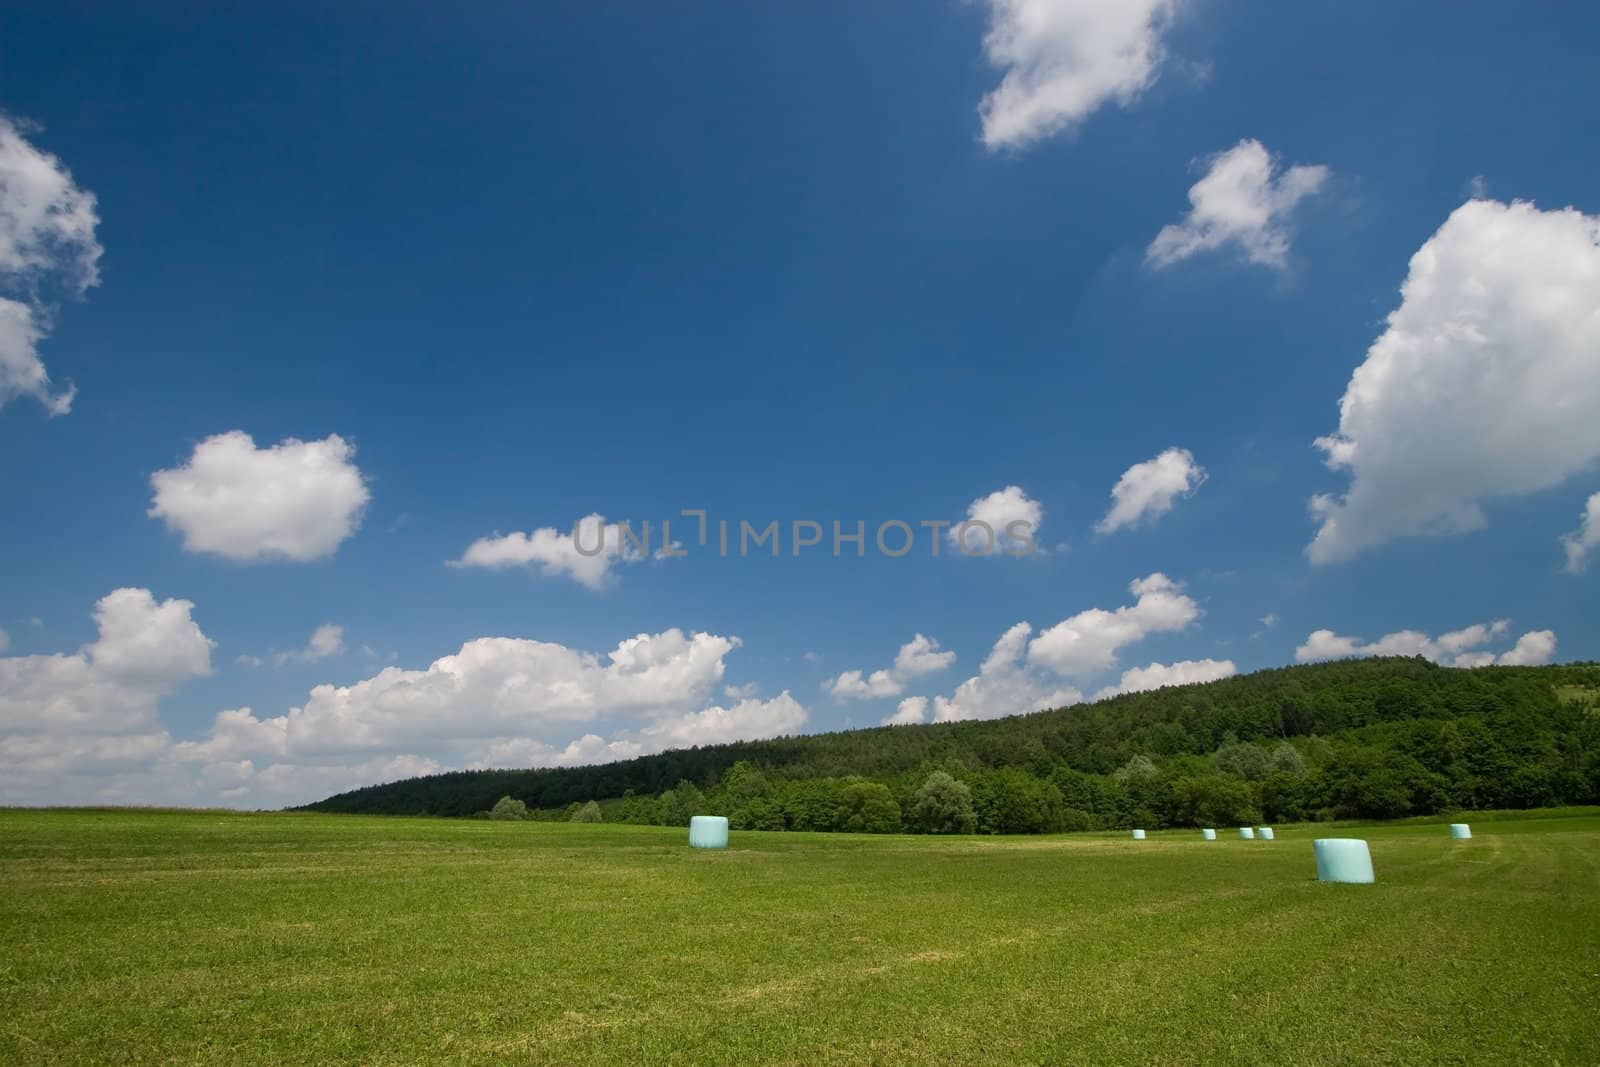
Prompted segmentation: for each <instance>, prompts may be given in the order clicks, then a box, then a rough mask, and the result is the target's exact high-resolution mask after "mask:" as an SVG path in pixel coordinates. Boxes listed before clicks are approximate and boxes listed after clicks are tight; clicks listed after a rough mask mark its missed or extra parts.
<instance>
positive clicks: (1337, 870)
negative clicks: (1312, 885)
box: [1312, 837, 1376, 885]
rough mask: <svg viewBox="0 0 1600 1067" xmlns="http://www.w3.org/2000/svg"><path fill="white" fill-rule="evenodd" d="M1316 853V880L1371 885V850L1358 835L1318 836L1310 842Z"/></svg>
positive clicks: (1372, 880)
mask: <svg viewBox="0 0 1600 1067" xmlns="http://www.w3.org/2000/svg"><path fill="white" fill-rule="evenodd" d="M1312 847H1313V848H1314V849H1315V850H1316V853H1317V881H1319V882H1350V883H1353V884H1355V885H1371V884H1372V883H1373V882H1374V881H1375V880H1376V879H1374V877H1373V874H1372V851H1371V850H1370V849H1368V848H1367V843H1366V842H1365V841H1363V840H1361V839H1360V838H1358V837H1319V838H1317V839H1316V841H1315V842H1313V843H1312Z"/></svg>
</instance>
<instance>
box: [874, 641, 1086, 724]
mask: <svg viewBox="0 0 1600 1067" xmlns="http://www.w3.org/2000/svg"><path fill="white" fill-rule="evenodd" d="M1032 633H1033V627H1032V626H1030V625H1029V624H1028V623H1025V622H1019V623H1017V624H1016V625H1015V626H1013V627H1011V628H1010V629H1009V630H1007V631H1006V632H1005V633H1003V634H1001V635H1000V639H999V640H998V641H996V642H995V645H994V648H993V649H991V650H990V651H989V655H988V656H987V657H986V658H985V659H984V661H983V664H982V665H981V666H980V667H979V668H978V673H977V674H975V675H973V676H972V677H971V678H968V679H967V680H966V681H964V682H962V683H961V684H960V685H958V686H956V689H955V692H954V693H952V694H951V695H950V696H948V697H944V696H940V697H936V698H934V701H933V717H934V720H935V721H937V722H955V721H957V720H961V719H998V718H1001V717H1003V716H1006V715H1023V714H1027V713H1028V712H1033V711H1043V710H1045V709H1046V708H1056V707H1064V706H1066V705H1068V704H1076V703H1078V702H1079V701H1081V700H1082V699H1083V694H1082V693H1080V692H1079V691H1078V690H1076V689H1074V688H1073V687H1071V686H1066V685H1061V684H1060V683H1058V682H1056V681H1053V680H1051V679H1049V678H1047V677H1046V676H1045V675H1044V674H1043V673H1042V672H1040V671H1037V670H1033V669H1031V668H1030V667H1029V666H1028V664H1027V663H1026V662H1025V660H1024V653H1025V652H1026V651H1027V647H1028V637H1029V635H1031V634H1032ZM902 709H904V705H902Z"/></svg>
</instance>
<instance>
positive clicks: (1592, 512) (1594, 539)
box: [1561, 493, 1600, 574]
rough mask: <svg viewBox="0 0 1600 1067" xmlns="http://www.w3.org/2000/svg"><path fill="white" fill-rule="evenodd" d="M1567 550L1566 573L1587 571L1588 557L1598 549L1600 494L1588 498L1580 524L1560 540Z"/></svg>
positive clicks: (1599, 542) (1599, 537)
mask: <svg viewBox="0 0 1600 1067" xmlns="http://www.w3.org/2000/svg"><path fill="white" fill-rule="evenodd" d="M1561 546H1562V547H1563V548H1565V549H1566V550H1567V572H1568V573H1569V574H1582V573H1583V572H1584V571H1586V570H1588V569H1589V556H1590V555H1592V554H1593V552H1594V550H1595V549H1596V548H1597V547H1600V493H1596V494H1594V495H1593V496H1591V497H1590V498H1589V502H1588V503H1587V504H1585V505H1584V508H1583V521H1582V524H1581V525H1580V526H1579V527H1578V528H1577V529H1576V530H1574V531H1572V532H1571V533H1569V534H1567V535H1566V536H1565V537H1563V538H1562V539H1561Z"/></svg>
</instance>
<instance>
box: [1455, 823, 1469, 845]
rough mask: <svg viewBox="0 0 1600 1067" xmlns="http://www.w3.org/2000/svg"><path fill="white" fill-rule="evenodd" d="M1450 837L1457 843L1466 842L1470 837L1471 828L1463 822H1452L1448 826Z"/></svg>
mask: <svg viewBox="0 0 1600 1067" xmlns="http://www.w3.org/2000/svg"><path fill="white" fill-rule="evenodd" d="M1450 836H1451V837H1453V838H1455V839H1456V840H1457V841H1466V840H1468V839H1469V838H1471V837H1472V827H1470V826H1468V825H1467V824H1466V823H1464V822H1453V823H1451V824H1450Z"/></svg>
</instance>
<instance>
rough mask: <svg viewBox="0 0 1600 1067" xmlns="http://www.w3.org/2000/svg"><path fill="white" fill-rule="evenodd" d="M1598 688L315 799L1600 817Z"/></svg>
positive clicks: (1103, 708) (828, 737)
mask: <svg viewBox="0 0 1600 1067" xmlns="http://www.w3.org/2000/svg"><path fill="white" fill-rule="evenodd" d="M1596 692H1600V666H1596V665H1593V664H1580V665H1572V666H1564V667H1486V668H1481V669H1477V670H1461V669H1454V668H1446V667H1440V666H1437V665H1435V664H1432V663H1429V662H1427V661H1425V660H1421V659H1403V658H1390V659H1370V660H1354V661H1342V662H1336V663H1323V664H1313V665H1307V666H1300V667H1290V668H1284V669H1281V670H1270V671H1259V672H1257V673H1255V674H1251V675H1246V676H1243V677H1236V678H1229V679H1225V680H1223V681H1219V682H1212V683H1208V684H1205V685H1191V686H1178V687H1171V688H1166V689H1161V690H1158V691H1155V692H1150V693H1135V694H1129V695H1126V696H1121V697H1116V698H1114V699H1111V700H1105V701H1101V702H1099V703H1096V704H1091V705H1081V706H1078V707H1074V708H1068V709H1062V710H1058V711H1047V712H1041V713H1039V714H1035V715H1022V716H1015V717H1013V718H1009V719H999V720H993V721H985V722H956V723H936V724H930V725H925V726H900V727H892V728H878V729H869V730H852V731H847V732H843V733H835V734H818V735H811V736H804V737H786V738H780V739H777V740H772V741H752V742H741V743H737V744H731V745H712V746H708V747H705V748H696V749H691V750H688V751H677V752H664V753H661V754H659V755H655V756H646V757H641V758H639V759H635V760H628V761H626V762H623V763H614V764H608V765H604V766H599V767H575V768H560V769H545V770H532V771H469V772H458V773H453V774H443V775H433V776H430V777H426V778H416V779H411V780H409V781H404V782H394V783H391V784H389V785H383V786H374V787H371V788H368V789H360V790H356V791H354V792H352V793H345V794H341V795H340V796H337V797H331V798H329V799H328V800H325V801H323V802H321V803H320V804H316V805H312V807H313V808H315V809H319V810H326V811H346V812H378V813H394V814H418V813H426V814H434V815H453V816H466V815H471V814H474V813H477V812H482V811H484V809H486V808H488V807H489V805H490V804H492V803H494V800H495V798H496V797H501V796H505V797H506V798H507V799H510V798H512V797H516V798H520V799H521V800H523V801H526V802H527V804H528V806H529V808H530V809H531V810H528V811H527V814H526V817H529V818H540V819H567V818H570V817H571V815H572V813H573V812H576V811H580V810H582V807H583V805H584V804H585V802H587V801H588V800H590V799H591V798H597V799H599V800H600V801H601V806H602V810H603V811H604V812H605V813H606V815H607V818H608V819H609V820H610V821H616V822H623V823H630V824H645V823H654V824H658V825H664V826H686V825H688V822H689V817H690V816H691V815H702V814H722V815H726V816H728V819H729V822H730V824H731V825H732V826H733V827H734V828H736V829H741V830H801V831H804V830H843V829H849V828H867V827H870V828H871V829H873V830H875V831H884V830H903V831H908V832H913V833H951V832H964V828H966V827H967V826H968V823H967V822H966V819H965V817H964V815H962V814H961V811H960V809H961V807H962V805H960V803H959V801H954V800H952V799H951V798H950V797H949V796H948V795H947V794H948V793H949V792H950V788H951V787H950V786H949V785H946V784H945V783H944V782H943V780H942V779H941V780H940V784H939V787H938V789H937V790H935V794H936V795H937V796H938V798H939V799H937V800H935V799H930V798H924V796H923V792H922V791H923V790H924V788H925V787H927V786H928V785H929V783H930V782H931V781H933V780H934V775H935V773H936V772H938V773H941V774H943V775H944V776H945V777H947V778H948V779H949V781H950V782H951V783H953V784H954V785H955V786H957V787H959V788H958V789H957V790H956V792H958V793H959V792H960V790H961V789H965V790H966V791H967V796H968V797H969V801H968V802H969V804H970V807H971V813H972V823H971V829H974V830H976V831H977V832H979V833H989V834H1011V833H1050V832H1057V831H1061V830H1086V829H1113V828H1116V829H1121V828H1126V827H1129V826H1142V827H1145V828H1147V829H1159V828H1162V827H1170V826H1197V825H1211V824H1217V823H1220V824H1223V825H1229V824H1242V823H1245V822H1253V821H1256V820H1258V819H1267V820H1271V821H1273V822H1290V821H1294V820H1297V819H1306V818H1326V819H1333V818H1382V819H1390V818H1401V817H1405V816H1413V815H1428V814H1434V813H1438V812H1444V811H1450V810H1457V809H1486V808H1527V807H1535V806H1546V805H1552V804H1592V803H1597V802H1600V712H1597V711H1596V709H1595V705H1594V701H1593V700H1592V699H1591V698H1592V694H1594V693H1596ZM864 783H870V784H875V785H878V786H881V787H882V789H881V790H878V789H874V790H870V791H864V790H863V789H861V788H860V786H861V785H862V784H864ZM869 794H870V795H869ZM885 797H887V802H885ZM891 804H892V805H893V810H894V812H895V814H894V816H893V822H894V825H890V822H891V819H890V816H889V812H890V811H891V806H890V805H891ZM952 805H953V807H954V809H955V810H956V814H955V815H953V816H950V815H947V814H945V812H946V811H947V809H948V808H950V807H951V806H952ZM497 806H498V805H497ZM519 817H520V816H519Z"/></svg>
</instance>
